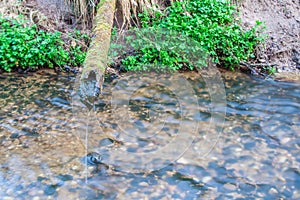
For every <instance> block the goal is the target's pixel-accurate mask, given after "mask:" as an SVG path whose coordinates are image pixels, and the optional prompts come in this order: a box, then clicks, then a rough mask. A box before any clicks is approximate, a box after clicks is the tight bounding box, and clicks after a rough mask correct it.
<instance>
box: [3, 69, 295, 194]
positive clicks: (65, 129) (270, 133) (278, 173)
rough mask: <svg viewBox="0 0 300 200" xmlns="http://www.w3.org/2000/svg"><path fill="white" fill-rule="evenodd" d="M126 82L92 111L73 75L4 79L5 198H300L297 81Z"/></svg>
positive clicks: (116, 84) (111, 85)
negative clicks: (219, 91)
mask: <svg viewBox="0 0 300 200" xmlns="http://www.w3.org/2000/svg"><path fill="white" fill-rule="evenodd" d="M125 76H126V78H124V77H123V78H121V77H120V78H117V79H114V80H110V81H109V80H107V81H106V83H105V85H104V90H103V94H102V95H101V96H100V98H99V99H98V100H97V101H96V102H95V104H94V106H93V107H92V108H87V106H86V105H85V104H84V103H82V102H81V101H80V98H79V97H78V96H76V95H74V94H76V89H78V88H76V84H75V80H76V77H75V76H74V75H70V74H69V75H68V74H61V75H56V74H53V73H52V72H49V71H46V72H39V73H36V74H33V75H16V74H13V75H9V74H1V75H0V85H1V90H0V105H1V110H0V152H1V157H0V197H1V199H5V198H6V199H33V198H36V199H45V198H48V199H143V198H144V199H200V198H201V199H233V198H234V199H238V198H241V199H242V198H249V199H257V198H264V199H279V198H284V199H299V198H300V119H299V118H300V116H299V113H300V87H299V86H300V85H299V83H288V82H276V81H272V80H261V79H255V78H253V77H249V76H247V75H244V74H238V73H234V74H233V73H230V72H227V73H224V74H223V80H224V86H225V91H226V100H225V101H224V100H222V101H220V102H214V101H212V97H211V96H212V92H213V91H211V90H212V89H211V88H208V84H207V82H205V80H204V79H203V77H202V76H201V75H198V74H195V73H190V74H184V75H178V74H177V75H172V76H171V75H169V76H167V77H163V76H162V77H158V76H157V75H155V76H154V77H151V76H148V78H147V77H146V78H143V79H141V77H139V76H137V75H125ZM178 77H179V78H178ZM180 77H181V78H180ZM140 80H143V81H142V82H141V81H140ZM161 80H165V81H161ZM168 81H170V82H168ZM210 89H211V90H210ZM74 90H75V92H74ZM78 98H79V99H78ZM219 103H220V104H221V103H225V105H226V110H225V109H222V107H219ZM222 116H224V120H223V118H222ZM86 133H88V134H86ZM86 139H87V140H86ZM86 145H87V146H88V148H87V149H86ZM90 152H98V153H99V154H101V156H102V160H101V161H100V162H102V163H103V164H98V165H97V166H96V165H93V163H90V164H89V165H88V166H86V165H85V161H87V160H86V159H85V158H86V157H85V155H86V154H87V153H90ZM152 169H155V170H154V171H152Z"/></svg>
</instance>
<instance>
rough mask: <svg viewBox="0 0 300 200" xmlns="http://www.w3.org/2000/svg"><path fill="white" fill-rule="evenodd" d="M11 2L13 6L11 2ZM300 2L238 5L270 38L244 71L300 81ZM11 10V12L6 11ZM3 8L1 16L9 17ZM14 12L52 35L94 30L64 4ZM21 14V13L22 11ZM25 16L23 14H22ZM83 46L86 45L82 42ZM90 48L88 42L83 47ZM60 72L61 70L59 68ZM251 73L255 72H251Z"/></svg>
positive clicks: (248, 22)
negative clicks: (269, 69)
mask: <svg viewBox="0 0 300 200" xmlns="http://www.w3.org/2000/svg"><path fill="white" fill-rule="evenodd" d="M8 2H10V3H11V2H13V1H12V0H11V1H8ZM299 4H300V3H299V1H298V2H297V1H288V0H284V1H271V0H264V1H258V0H254V1H250V0H243V1H241V2H240V1H239V2H238V3H237V5H238V8H239V12H240V18H241V20H242V21H243V22H244V23H243V26H244V27H245V28H249V27H252V26H253V25H255V23H256V21H257V20H259V21H262V22H264V23H265V25H266V30H265V31H264V33H265V34H267V35H268V37H267V39H266V43H265V45H264V46H263V45H261V46H260V47H258V48H257V50H256V57H257V58H256V59H255V60H251V61H249V63H247V65H246V66H245V65H244V66H241V70H242V71H246V72H248V73H249V72H250V73H253V70H254V72H255V71H256V72H258V74H259V73H260V72H264V70H265V68H266V67H270V66H271V67H273V68H274V71H273V72H275V74H274V75H272V76H274V77H275V78H276V79H278V80H292V81H293V80H296V81H297V80H298V81H299V79H300V78H299V77H300V52H299V49H300V39H299V37H300V34H299V28H300V24H299V23H300V15H299V13H298V11H299V9H300V5H299ZM6 10H7V9H6ZM6 10H4V7H2V10H0V11H1V13H7V11H6ZM13 10H19V11H18V12H19V13H21V14H24V15H27V16H28V17H29V19H30V21H31V22H33V23H36V24H38V25H39V26H41V27H44V28H45V29H48V30H50V31H54V30H55V31H60V32H62V33H68V32H71V31H73V30H74V29H75V28H76V29H78V30H81V33H86V34H87V35H89V36H91V34H90V32H91V26H90V25H87V26H85V25H84V24H82V23H79V22H78V19H76V17H75V16H74V14H72V12H70V11H68V9H67V8H66V6H65V4H64V1H62V0H53V1H51V2H50V1H44V0H30V1H26V2H24V1H23V2H22V3H21V5H14V6H12V8H11V11H10V15H11V13H12V11H13ZM20 10H21V11H20ZM22 12H23V13H22ZM64 41H65V42H66V43H67V44H69V45H71V46H72V45H74V44H75V45H76V43H78V41H74V40H72V39H71V38H68V37H65V38H64ZM79 43H80V44H81V45H82V42H79ZM83 45H84V46H87V45H88V42H87V43H85V44H83ZM56 69H57V70H60V69H59V68H56ZM249 69H251V70H249ZM110 72H112V73H115V72H117V70H114V69H113V68H110V69H109V70H108V73H110Z"/></svg>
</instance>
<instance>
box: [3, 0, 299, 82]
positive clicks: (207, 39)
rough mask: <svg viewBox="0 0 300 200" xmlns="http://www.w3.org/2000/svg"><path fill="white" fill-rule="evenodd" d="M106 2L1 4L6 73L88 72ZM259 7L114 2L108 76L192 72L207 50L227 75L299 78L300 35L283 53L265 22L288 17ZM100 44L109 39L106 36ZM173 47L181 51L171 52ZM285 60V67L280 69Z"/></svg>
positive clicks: (181, 0) (194, 0)
mask: <svg viewBox="0 0 300 200" xmlns="http://www.w3.org/2000/svg"><path fill="white" fill-rule="evenodd" d="M106 1H107V0H101V1H94V2H91V1H83V0H80V1H70V0H54V2H52V1H51V2H49V1H44V0H31V1H18V2H17V1H14V0H9V1H5V2H4V1H2V2H0V4H1V9H0V12H1V16H0V27H1V30H0V41H1V46H0V68H1V70H2V72H4V71H7V72H11V71H19V72H28V71H35V70H37V69H40V68H45V67H47V68H54V69H55V70H72V71H74V72H75V71H77V70H78V69H79V68H80V67H82V66H83V65H84V61H85V58H86V53H87V50H88V47H89V45H90V42H91V39H93V38H95V30H97V28H98V29H101V28H103V27H99V26H101V23H100V25H99V23H98V24H97V23H94V29H93V23H92V21H93V19H94V18H95V16H96V13H97V10H98V12H99V10H100V9H99V8H101V6H103V5H104V6H105V3H106ZM16 2H17V3H16ZM256 3H257V4H255V5H256V6H257V7H256V9H253V6H254V4H253V3H251V2H250V1H247V0H242V1H221V0H201V1H200V0H178V1H175V0H174V1H171V0H169V1H168V0H158V1H153V0H152V1H137V3H136V4H135V3H134V1H116V5H115V7H114V10H113V11H114V23H113V26H114V27H113V28H112V29H111V31H112V35H111V37H110V36H109V38H108V39H109V41H110V44H111V45H110V51H109V55H108V56H109V58H110V59H108V65H109V68H108V69H109V70H108V71H110V72H111V71H113V72H114V73H118V72H119V71H131V70H133V71H140V70H146V71H147V70H153V69H154V70H171V71H176V70H194V69H195V68H197V67H203V66H204V65H201V63H194V62H191V58H190V57H189V56H190V55H191V53H192V52H198V50H197V48H198V47H201V52H203V54H204V55H208V56H209V57H210V58H211V59H212V61H213V62H214V63H215V64H216V65H218V66H219V67H222V68H227V69H230V70H238V69H242V70H244V71H247V72H250V73H253V74H257V75H260V76H263V77H268V76H269V75H273V74H276V73H278V72H280V73H281V74H283V73H285V72H292V73H293V74H294V75H296V76H297V75H298V73H299V68H300V64H299V62H300V61H299V60H300V58H299V52H298V49H297V45H299V40H297V39H299V33H298V35H293V37H292V38H293V39H295V42H294V43H291V44H287V46H284V48H285V49H281V48H283V47H281V46H280V44H278V43H279V41H277V40H278V38H279V36H278V35H276V34H283V33H281V32H280V31H276V32H275V28H274V24H273V25H272V26H270V21H271V19H272V18H267V17H262V16H266V15H267V14H268V13H267V12H266V10H268V9H271V10H270V13H274V12H275V13H276V12H277V15H278V16H279V18H278V19H276V18H275V20H280V19H284V17H286V15H287V14H285V15H284V16H281V15H280V14H281V12H282V6H283V4H279V3H277V4H276V3H274V2H273V1H268V0H265V1H260V2H256ZM270 4H272V5H273V8H270ZM292 4H293V5H292ZM95 5H97V6H95ZM288 5H289V6H290V7H289V6H285V7H286V10H288V11H289V13H288V14H289V15H288V17H289V19H290V23H291V27H293V28H297V27H295V26H299V22H298V24H297V23H296V24H293V22H294V21H293V20H295V21H296V22H297V20H299V19H298V18H299V16H298V15H297V12H296V11H297V6H298V8H299V2H297V1H292V2H290V3H289V4H288ZM260 8H261V9H260ZM294 8H295V9H296V10H293V9H294ZM289 9H290V10H289ZM108 11H109V9H106V10H105V9H103V10H102V11H101V12H104V13H100V14H101V15H102V16H106V14H107V13H106V12H108ZM98 15H99V13H98ZM101 15H100V16H101ZM280 17H281V18H280ZM100 21H101V19H100ZM273 23H274V17H273ZM97 25H98V26H97ZM109 28H111V27H109ZM285 28H286V27H285ZM298 28H299V27H298ZM93 30H94V31H93ZM128 30H129V31H128ZM153 30H155V31H154V32H155V35H156V37H158V38H159V37H161V38H164V40H161V41H160V43H159V45H155V44H153V42H151V41H149V40H148V39H149V38H147V37H143V36H145V35H147V34H148V35H149V33H151V32H153ZM158 30H160V31H158ZM298 30H299V29H298ZM272 31H273V32H272ZM96 32H97V31H96ZM131 33H134V34H131ZM178 33H180V35H181V36H182V35H183V36H184V37H186V38H189V40H191V41H192V43H193V45H191V44H190V43H183V45H178V43H181V42H178V40H174V39H172V38H178V39H179V40H180V36H179V35H178ZM293 33H294V32H292V31H290V34H293ZM160 34H162V35H161V36H160ZM296 34H297V33H296ZM133 35H134V37H132V36H133ZM166 35H170V36H172V37H170V38H168V37H165V36H166ZM101 37H102V36H101ZM102 38H103V40H105V39H106V38H105V36H103V37H102ZM282 38H283V37H281V39H282ZM284 39H285V38H283V39H282V40H283V41H281V42H284ZM288 39H290V38H288ZM271 40H272V41H273V42H272V41H271ZM163 41H165V42H163ZM96 42H97V41H96ZM96 42H95V43H96ZM141 44H143V45H141ZM184 44H185V45H184ZM276 44H277V49H276V48H275V47H274V45H276ZM176 45H177V46H176ZM172 46H176V47H177V50H176V51H172V50H170V47H172ZM90 49H91V48H90ZM274 49H276V50H277V51H276V52H275V50H274ZM278 51H279V53H278ZM280 51H282V52H280ZM184 52H185V53H184ZM104 55H105V54H104ZM283 58H285V62H282V60H284V59H283ZM192 60H193V59H192Z"/></svg>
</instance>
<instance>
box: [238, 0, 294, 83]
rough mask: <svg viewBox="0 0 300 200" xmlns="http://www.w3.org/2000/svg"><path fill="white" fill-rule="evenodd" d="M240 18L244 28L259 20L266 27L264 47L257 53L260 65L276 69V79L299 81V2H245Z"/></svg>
mask: <svg viewBox="0 0 300 200" xmlns="http://www.w3.org/2000/svg"><path fill="white" fill-rule="evenodd" d="M238 5H239V11H240V17H241V19H242V21H243V22H244V26H245V27H250V26H253V25H255V23H256V20H259V21H262V22H264V23H265V26H266V30H265V31H264V33H265V34H267V35H268V37H267V39H266V45H265V47H260V48H259V51H258V52H257V57H258V60H257V62H259V63H262V64H267V65H275V66H276V70H277V73H276V74H275V77H276V78H277V79H282V80H298V81H299V80H300V12H299V10H300V0H242V1H241V2H240V3H238Z"/></svg>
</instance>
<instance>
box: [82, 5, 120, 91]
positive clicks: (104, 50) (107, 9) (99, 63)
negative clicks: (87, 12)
mask: <svg viewBox="0 0 300 200" xmlns="http://www.w3.org/2000/svg"><path fill="white" fill-rule="evenodd" d="M115 7H116V0H101V1H100V2H99V5H98V9H97V14H96V16H95V18H94V29H93V33H94V37H93V39H92V42H91V46H90V48H89V50H88V52H87V55H86V59H85V61H84V64H83V70H82V75H81V79H86V78H88V77H89V75H90V73H91V72H93V73H94V74H95V75H96V87H97V88H99V89H100V91H101V90H102V84H103V80H104V74H105V70H106V66H107V59H108V50H109V46H110V38H111V29H112V26H113V20H114V12H115Z"/></svg>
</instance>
